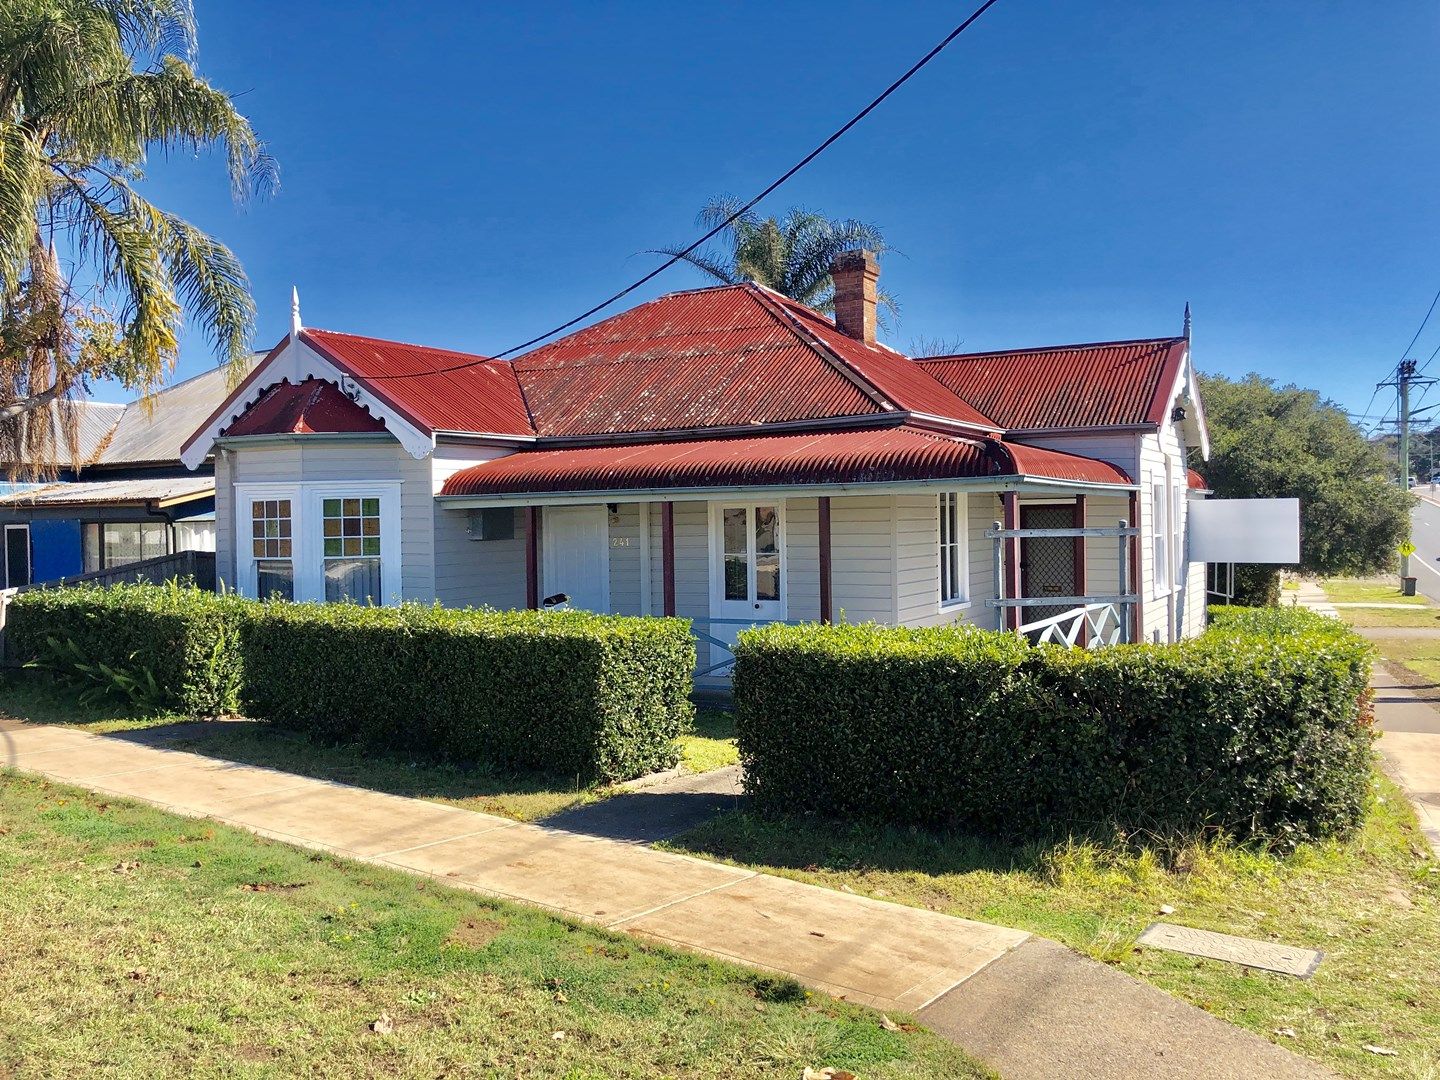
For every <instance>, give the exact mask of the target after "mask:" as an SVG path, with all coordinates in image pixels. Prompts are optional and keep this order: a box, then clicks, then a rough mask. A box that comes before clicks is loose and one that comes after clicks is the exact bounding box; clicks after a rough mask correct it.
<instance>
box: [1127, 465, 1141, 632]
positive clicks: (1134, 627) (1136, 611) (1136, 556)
mask: <svg viewBox="0 0 1440 1080" xmlns="http://www.w3.org/2000/svg"><path fill="white" fill-rule="evenodd" d="M1130 528H1132V529H1134V530H1135V535H1134V536H1132V537H1130V578H1129V580H1128V582H1127V583H1126V584H1127V591H1128V592H1129V593H1131V594H1132V595H1133V596H1134V597H1135V602H1134V603H1133V604H1131V605H1130V615H1131V631H1130V640H1131V641H1143V640H1144V639H1145V624H1144V623H1143V622H1141V621H1140V619H1141V612H1140V595H1141V593H1140V493H1139V492H1138V491H1132V492H1131V493H1130Z"/></svg>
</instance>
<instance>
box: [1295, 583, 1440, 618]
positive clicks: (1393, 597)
mask: <svg viewBox="0 0 1440 1080" xmlns="http://www.w3.org/2000/svg"><path fill="white" fill-rule="evenodd" d="M1320 587H1321V588H1322V589H1324V590H1325V595H1326V596H1328V597H1329V598H1330V601H1331V602H1332V603H1336V604H1405V605H1407V607H1410V608H1413V609H1414V610H1413V611H1400V610H1397V609H1394V608H1390V609H1386V608H1340V609H1339V612H1340V617H1341V618H1342V619H1344V620H1345V621H1346V622H1348V623H1350V625H1352V626H1434V627H1440V608H1437V607H1435V606H1434V605H1432V604H1431V603H1430V601H1429V600H1427V599H1426V598H1425V597H1423V596H1404V595H1402V594H1401V592H1400V586H1399V584H1398V582H1397V579H1395V578H1393V577H1385V578H1324V579H1322V580H1321V581H1320Z"/></svg>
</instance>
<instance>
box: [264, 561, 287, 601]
mask: <svg viewBox="0 0 1440 1080" xmlns="http://www.w3.org/2000/svg"><path fill="white" fill-rule="evenodd" d="M255 594H256V595H257V596H259V597H260V599H262V600H294V599H295V567H294V564H293V563H291V562H290V560H289V559H266V560H263V561H261V562H257V563H256V564H255Z"/></svg>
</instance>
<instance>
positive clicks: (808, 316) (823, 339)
mask: <svg viewBox="0 0 1440 1080" xmlns="http://www.w3.org/2000/svg"><path fill="white" fill-rule="evenodd" d="M757 288H758V287H757ZM758 291H759V292H761V294H762V295H763V296H765V297H766V298H768V299H769V300H770V301H771V302H772V303H774V304H775V305H776V306H777V307H779V308H780V309H782V310H783V311H784V312H785V314H786V315H787V316H788V317H789V318H790V319H791V320H793V322H794V323H795V324H796V325H797V326H798V327H799V328H800V329H801V330H802V331H803V332H804V333H806V334H807V335H811V336H813V337H814V338H815V339H817V340H818V341H819V342H820V344H821V345H823V346H824V347H825V348H826V349H827V350H829V351H830V352H831V353H833V354H834V355H835V356H836V357H838V358H839V359H840V361H841V362H843V363H844V364H845V365H846V366H847V367H848V368H849V369H850V370H851V371H852V372H854V373H855V375H856V376H857V377H858V378H860V379H862V380H864V381H865V382H866V383H868V384H869V385H871V386H873V387H874V388H875V389H876V390H878V391H879V392H880V393H881V394H882V395H884V397H885V398H886V399H888V400H889V401H892V402H894V403H895V404H896V405H897V406H899V407H900V408H901V409H904V410H905V411H906V412H913V413H922V414H924V415H926V416H935V417H941V418H943V419H946V420H955V421H958V422H960V423H962V424H968V425H970V426H972V427H974V428H977V429H979V430H981V431H985V432H994V431H999V430H1000V427H999V425H997V424H996V423H995V421H994V420H993V419H991V418H990V417H989V416H988V415H985V414H984V412H983V411H982V410H979V409H976V408H975V407H974V405H972V404H971V403H970V402H968V401H966V400H964V399H963V398H961V397H960V396H959V395H958V394H956V393H955V392H954V391H953V390H951V389H950V388H949V387H947V386H945V385H944V384H943V383H942V382H940V380H939V379H937V378H935V376H934V375H933V374H932V373H931V372H929V371H927V370H926V369H925V368H923V367H921V366H920V365H918V364H916V363H915V361H914V360H911V359H910V358H909V357H908V356H904V355H902V354H901V353H898V352H895V351H894V350H893V349H888V348H886V347H885V346H884V345H866V344H865V343H864V342H863V341H856V340H855V339H854V338H852V337H850V336H849V335H848V334H844V333H841V332H840V331H839V330H837V329H835V323H834V322H833V321H832V320H830V319H828V318H826V317H825V316H824V315H821V314H820V313H819V312H818V311H815V310H814V309H813V308H808V307H806V306H805V305H804V304H801V303H798V302H796V301H794V300H791V299H790V298H789V297H786V296H781V295H780V294H779V293H775V292H771V291H770V290H768V289H760V290H758Z"/></svg>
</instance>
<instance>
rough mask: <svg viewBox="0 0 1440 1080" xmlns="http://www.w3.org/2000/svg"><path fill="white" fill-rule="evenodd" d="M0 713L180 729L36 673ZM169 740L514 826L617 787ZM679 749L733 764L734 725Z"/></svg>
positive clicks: (173, 719) (715, 719)
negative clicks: (89, 702)
mask: <svg viewBox="0 0 1440 1080" xmlns="http://www.w3.org/2000/svg"><path fill="white" fill-rule="evenodd" d="M0 715H5V716H12V717H16V718H18V719H22V720H31V721H34V722H35V723H45V724H65V725H66V726H70V727H75V728H79V729H81V730H84V731H91V732H94V733H97V734H107V733H113V732H123V731H132V730H139V729H142V728H160V727H167V726H171V725H181V724H188V721H187V720H186V718H184V717H181V716H174V715H165V714H158V715H145V716H137V715H132V714H129V713H127V712H125V711H124V710H123V709H121V708H119V707H117V706H115V705H106V704H100V705H95V706H89V707H86V706H81V705H78V704H77V703H76V701H75V695H74V693H73V692H71V691H70V690H68V689H67V688H65V687H64V686H62V685H57V684H54V683H52V682H50V681H49V680H48V679H47V678H45V677H44V676H29V675H20V676H12V677H10V678H9V679H7V680H5V681H4V682H3V683H0ZM177 735H179V736H180V737H179V738H178V740H177V741H176V742H175V743H173V744H172V745H174V746H176V747H178V748H181V749H185V750H190V751H193V752H195V753H199V754H205V755H207V756H210V757H216V758H223V759H225V760H226V761H239V762H243V763H245V764H247V765H261V766H265V767H267V768H272V769H283V770H285V771H286V772H293V773H300V774H302V775H304V776H314V777H317V778H319V779H323V780H334V781H338V782H340V783H344V784H353V785H355V786H357V787H364V788H371V789H373V790H375V791H385V792H389V793H390V794H393V795H408V796H412V797H414V798H421V799H430V800H433V801H435V802H444V803H450V804H453V805H455V806H462V807H464V808H466V809H467V810H478V811H481V812H483V813H487V814H500V815H503V816H504V817H510V818H515V819H516V820H518V821H537V820H539V819H541V818H546V817H549V816H550V815H551V814H557V813H559V812H560V811H562V810H568V809H570V808H571V807H575V806H582V805H585V804H586V803H592V802H597V801H599V800H601V799H605V798H609V797H610V796H612V795H616V794H619V793H620V792H622V791H624V790H625V789H624V788H623V787H620V786H587V785H585V784H582V783H581V782H580V780H579V778H578V777H575V776H556V775H543V774H536V773H525V772H522V773H512V772H506V771H504V770H501V769H493V768H486V767H484V766H471V767H466V766H462V765H457V764H453V763H448V762H443V761H436V760H433V759H425V758H418V759H417V758H416V757H415V756H414V755H410V754H403V753H398V752H391V753H385V752H377V751H373V750H367V749H364V748H362V747H359V746H354V745H343V744H342V745H339V746H331V745H328V744H325V743H322V742H317V741H315V740H312V739H310V738H309V737H308V736H306V735H304V734H303V733H298V732H294V731H288V730H286V729H284V728H280V727H275V726H273V725H270V724H264V723H258V722H254V721H235V722H225V723H210V724H204V725H197V726H195V727H187V728H177ZM680 747H681V752H682V754H683V755H684V756H683V758H682V760H681V764H682V766H683V767H685V768H687V769H690V770H692V771H695V772H704V771H708V770H710V769H715V768H719V767H720V766H722V765H729V764H733V763H734V762H735V761H736V760H738V758H737V755H736V751H735V731H734V721H733V718H731V716H730V715H729V714H728V713H723V712H718V711H716V710H701V711H700V713H699V715H698V716H697V717H696V721H695V725H694V727H693V728H692V730H691V731H689V732H687V733H686V734H685V735H683V736H682V737H681V739H680Z"/></svg>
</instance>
